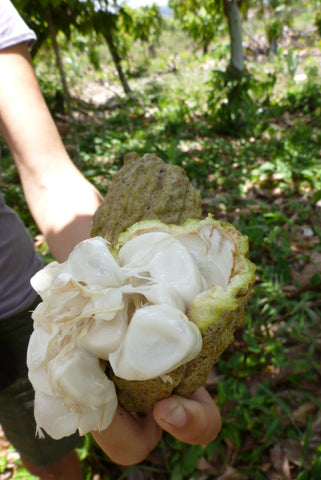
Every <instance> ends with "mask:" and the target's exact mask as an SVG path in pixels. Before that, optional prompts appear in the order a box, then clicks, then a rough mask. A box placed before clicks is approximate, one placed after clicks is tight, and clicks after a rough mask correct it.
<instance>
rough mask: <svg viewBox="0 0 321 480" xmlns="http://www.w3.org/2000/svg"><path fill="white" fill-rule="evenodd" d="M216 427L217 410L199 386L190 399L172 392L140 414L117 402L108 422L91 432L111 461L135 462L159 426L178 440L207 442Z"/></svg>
mask: <svg viewBox="0 0 321 480" xmlns="http://www.w3.org/2000/svg"><path fill="white" fill-rule="evenodd" d="M220 429H221V415H220V413H219V410H218V408H217V406H216V405H215V403H214V401H213V399H212V397H211V396H210V395H209V393H208V392H207V391H206V390H205V388H200V389H199V390H197V391H196V392H195V393H194V394H193V395H192V397H191V398H190V399H187V398H183V397H180V396H178V395H172V396H171V397H169V398H166V399H164V400H160V401H159V402H157V403H156V405H155V407H154V410H153V412H152V413H150V414H148V415H144V416H139V415H137V414H132V413H129V412H127V411H126V410H124V409H123V408H122V407H120V406H119V407H118V409H117V411H116V414H115V417H114V419H113V421H112V423H111V425H110V426H109V427H108V428H107V429H106V430H103V431H102V432H98V431H94V432H92V434H93V437H94V439H95V440H96V442H97V443H98V445H99V446H100V447H101V449H102V450H103V451H104V452H105V453H106V454H107V455H108V456H109V458H111V460H113V461H114V462H115V463H118V464H120V465H135V464H137V463H139V462H142V461H143V460H144V459H145V458H146V457H147V456H148V454H149V453H150V452H151V451H152V450H153V449H154V448H155V447H156V446H157V444H158V442H159V440H160V438H161V436H162V431H163V430H164V431H166V432H168V433H170V434H171V435H173V436H174V437H176V438H177V439H178V440H181V441H182V442H185V443H188V444H191V445H207V444H208V443H210V442H211V441H212V440H214V439H215V438H216V437H217V435H218V433H219V431H220Z"/></svg>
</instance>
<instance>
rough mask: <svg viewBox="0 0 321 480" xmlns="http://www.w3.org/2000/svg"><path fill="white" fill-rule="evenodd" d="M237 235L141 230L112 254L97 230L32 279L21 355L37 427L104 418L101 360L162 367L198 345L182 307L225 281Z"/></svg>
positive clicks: (139, 376) (145, 372) (110, 407)
mask: <svg viewBox="0 0 321 480" xmlns="http://www.w3.org/2000/svg"><path fill="white" fill-rule="evenodd" d="M234 256H235V244H234V241H233V240H232V239H231V238H230V237H229V236H228V235H227V234H225V232H224V230H223V229H219V228H217V227H214V226H213V225H212V224H211V223H208V224H206V223H203V225H202V227H201V228H196V229H195V230H192V231H191V232H182V233H179V234H177V233H175V234H173V233H169V232H165V231H153V232H146V233H141V234H140V235H137V236H135V237H134V238H132V239H131V240H129V241H128V242H127V243H125V245H124V246H123V247H122V248H121V249H120V250H119V252H118V261H117V260H116V259H115V257H114V256H113V255H112V253H111V251H110V249H109V245H108V242H106V241H105V240H104V239H103V238H101V237H95V238H92V239H89V240H85V241H84V242H81V243H80V244H79V245H77V246H76V247H75V249H74V250H73V252H72V253H71V254H70V256H69V258H68V260H67V261H66V262H64V263H62V264H58V263H57V262H53V263H51V264H49V265H48V266H46V267H45V268H43V269H42V270H41V271H40V272H38V273H37V274H36V275H35V276H34V277H33V278H32V280H31V284H32V286H33V288H34V289H35V290H36V291H37V292H38V293H39V295H40V296H41V298H42V300H43V301H42V302H41V303H40V304H39V305H38V306H37V308H36V309H35V311H34V312H33V319H34V332H33V334H32V336H31V339H30V343H29V348H28V356H27V364H28V368H29V378H30V381H31V382H32V384H33V386H34V388H35V392H36V397H35V418H36V421H37V425H38V431H39V433H40V434H41V429H44V430H45V431H46V432H47V433H48V434H49V435H51V436H52V437H53V438H61V437H63V436H66V435H71V434H72V433H74V432H75V431H76V430H77V429H78V430H79V432H80V433H81V434H85V433H87V432H89V431H91V430H102V429H105V428H107V427H108V425H109V424H110V422H111V421H112V419H113V416H114V413H115V410H116V407H117V395H116V391H115V387H114V384H113V382H111V381H110V380H109V379H108V378H107V376H106V374H105V371H104V370H105V366H106V362H109V363H110V365H111V367H112V369H113V371H114V373H115V374H116V375H117V376H119V377H122V378H124V379H127V380H148V379H151V378H156V377H158V376H162V375H166V374H168V373H169V372H171V371H172V370H174V369H175V368H177V367H179V366H181V365H183V364H185V363H186V362H188V361H190V360H192V359H193V358H194V357H195V356H196V355H197V354H198V353H199V352H200V350H201V348H202V337H201V334H200V331H199V329H198V327H197V326H196V325H195V324H194V323H192V322H191V321H190V320H189V319H188V317H187V315H186V314H187V313H188V311H189V309H190V307H191V304H192V302H193V300H194V298H195V297H196V296H197V295H198V294H200V293H202V292H204V291H206V290H208V289H209V288H210V287H211V286H212V285H214V284H215V285H219V286H221V287H222V288H224V289H226V288H227V286H228V283H229V279H230V277H231V275H232V271H233V266H234Z"/></svg>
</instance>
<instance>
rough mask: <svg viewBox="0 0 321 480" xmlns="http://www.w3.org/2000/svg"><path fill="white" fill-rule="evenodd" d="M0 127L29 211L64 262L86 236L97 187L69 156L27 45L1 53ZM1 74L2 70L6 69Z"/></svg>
mask: <svg viewBox="0 0 321 480" xmlns="http://www.w3.org/2000/svg"><path fill="white" fill-rule="evenodd" d="M0 72H1V75H0V128H1V131H2V133H3V135H4V138H5V140H6V142H7V143H8V146H9V148H10V151H11V153H12V155H13V158H14V161H15V163H16V165H17V168H18V170H19V174H20V178H21V182H22V185H23V189H24V193H25V197H26V200H27V203H28V206H29V208H30V211H31V214H32V216H33V218H34V219H35V221H36V223H37V225H38V227H39V228H40V230H41V231H42V233H43V234H44V235H45V237H46V239H47V241H48V244H49V247H50V249H51V252H52V254H53V256H54V257H55V258H56V259H57V260H58V261H64V260H65V259H66V257H67V256H68V254H69V253H70V251H71V250H72V248H73V247H74V246H75V245H76V244H77V243H79V242H80V241H81V240H83V239H85V238H88V237H89V236H90V231H91V219H92V216H93V213H94V212H95V210H96V208H97V207H98V205H99V204H100V202H101V197H100V194H99V193H98V191H97V190H96V189H95V188H94V187H93V185H92V184H91V183H89V182H88V181H87V180H86V179H85V178H84V177H83V175H82V174H81V173H80V172H79V170H78V169H77V168H76V167H75V166H74V164H73V163H72V161H71V160H70V158H69V156H68V154H67V152H66V150H65V148H64V145H63V143H62V141H61V139H60V136H59V133H58V131H57V129H56V126H55V124H54V122H53V120H52V117H51V115H50V113H49V111H48V108H47V106H46V104H45V101H44V99H43V96H42V93H41V90H40V87H39V84H38V80H37V78H36V75H35V72H34V69H33V66H32V63H31V59H30V56H29V52H28V49H27V46H26V44H24V43H21V44H18V45H15V46H13V47H9V48H7V49H4V50H1V51H0ZM4 72H5V73H4Z"/></svg>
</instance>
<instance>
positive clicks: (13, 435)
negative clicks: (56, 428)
mask: <svg viewBox="0 0 321 480" xmlns="http://www.w3.org/2000/svg"><path fill="white" fill-rule="evenodd" d="M39 301H40V300H39V299H38V300H37V302H35V303H34V304H33V305H31V306H30V308H29V309H28V311H26V312H23V313H20V314H19V315H16V316H14V317H10V318H8V319H5V320H1V321H0V425H1V426H2V428H3V430H4V432H5V435H6V437H7V439H8V441H9V442H10V443H11V444H12V445H13V446H14V447H15V448H16V449H17V450H18V452H19V453H20V455H21V456H22V457H23V458H24V459H26V460H27V461H28V462H30V463H31V464H32V465H35V466H38V467H40V466H47V465H50V464H52V463H55V462H57V461H58V460H60V459H61V458H63V457H64V456H66V455H68V453H69V452H71V451H72V450H74V448H75V447H76V446H77V444H78V443H79V440H80V438H79V435H78V434H74V435H72V436H71V437H66V438H63V439H61V440H54V439H52V438H51V437H49V436H48V435H45V438H39V437H37V436H36V423H35V420H34V414H33V403H34V391H33V388H32V385H31V384H30V382H29V380H28V371H27V365H26V355H27V347H28V342H29V338H30V335H31V333H32V331H33V321H32V319H31V312H32V311H33V310H34V309H35V307H36V305H37V303H39Z"/></svg>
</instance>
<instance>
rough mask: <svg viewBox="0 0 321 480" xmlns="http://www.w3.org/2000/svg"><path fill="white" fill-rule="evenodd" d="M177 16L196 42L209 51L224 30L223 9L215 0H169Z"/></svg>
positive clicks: (205, 51) (183, 27)
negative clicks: (212, 43) (217, 36)
mask: <svg viewBox="0 0 321 480" xmlns="http://www.w3.org/2000/svg"><path fill="white" fill-rule="evenodd" d="M168 5H169V7H170V8H171V9H172V10H173V12H174V16H175V18H176V19H177V20H178V21H179V23H180V26H181V28H182V29H183V30H185V31H186V32H187V33H188V34H189V36H190V37H191V38H193V40H194V41H195V43H196V44H197V45H198V46H199V47H200V48H201V49H202V50H203V54H206V53H207V52H208V48H209V45H210V44H211V42H213V40H214V38H215V36H216V35H217V34H218V33H219V32H221V31H222V27H223V28H224V27H225V26H224V24H222V11H221V9H220V8H218V5H217V2H216V1H215V0H169V2H168Z"/></svg>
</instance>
